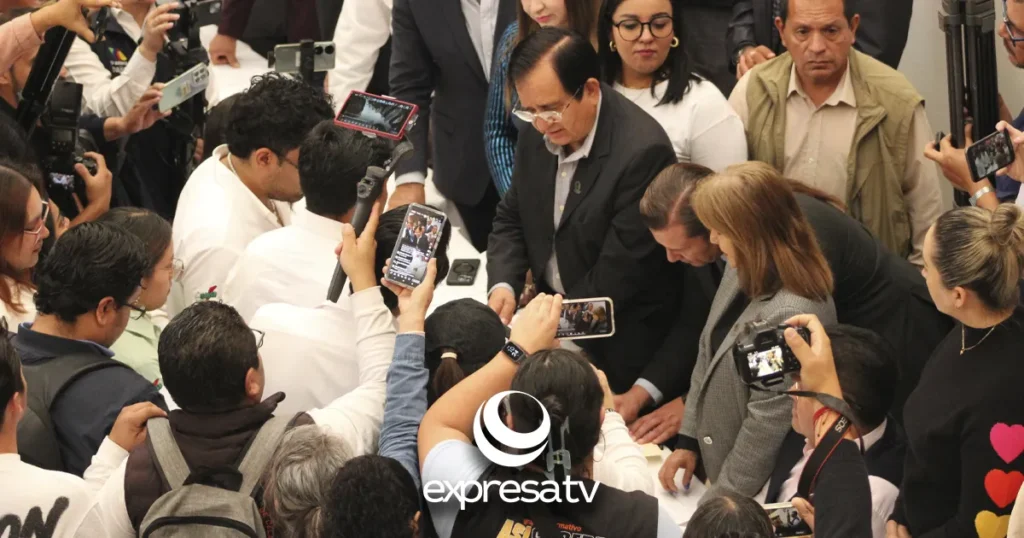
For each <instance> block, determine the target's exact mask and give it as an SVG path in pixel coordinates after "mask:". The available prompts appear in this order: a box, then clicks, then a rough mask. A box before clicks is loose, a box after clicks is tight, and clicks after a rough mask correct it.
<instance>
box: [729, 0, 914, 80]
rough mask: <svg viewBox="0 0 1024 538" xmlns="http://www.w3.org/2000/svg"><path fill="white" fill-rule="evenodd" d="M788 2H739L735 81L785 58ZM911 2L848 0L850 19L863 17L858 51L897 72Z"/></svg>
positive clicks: (733, 26)
mask: <svg viewBox="0 0 1024 538" xmlns="http://www.w3.org/2000/svg"><path fill="white" fill-rule="evenodd" d="M788 2H789V0H737V2H736V4H735V5H734V6H733V10H732V22H730V23H729V31H728V32H727V34H726V40H727V42H728V47H729V58H730V59H732V62H733V65H735V66H736V78H737V80H738V79H739V78H741V77H742V76H743V75H744V74H745V73H746V72H747V71H749V70H750V68H752V67H754V66H755V65H757V64H760V63H763V62H766V61H768V60H770V59H772V58H774V57H775V56H777V55H779V54H782V53H783V52H784V51H785V50H786V49H785V47H784V46H783V45H782V40H781V39H780V38H779V32H780V30H779V27H781V25H782V21H783V20H785V17H783V16H782V11H783V10H785V9H787V8H788ZM913 7H914V5H913V2H912V0H846V11H847V12H848V13H849V16H847V17H846V18H847V19H851V18H852V17H853V14H854V13H859V14H860V26H859V27H858V28H857V42H856V43H855V44H854V47H856V48H857V50H859V51H861V52H863V53H864V54H867V55H868V56H872V57H874V58H875V59H877V60H879V61H881V62H883V63H885V64H887V65H888V66H889V67H892V68H893V69H898V68H899V65H900V58H902V57H903V49H904V47H906V45H907V34H908V33H909V31H910V16H911V13H912V11H913Z"/></svg>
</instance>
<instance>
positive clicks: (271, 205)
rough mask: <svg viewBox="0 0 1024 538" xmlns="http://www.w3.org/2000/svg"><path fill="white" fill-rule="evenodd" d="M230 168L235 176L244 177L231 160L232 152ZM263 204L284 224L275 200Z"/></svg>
mask: <svg viewBox="0 0 1024 538" xmlns="http://www.w3.org/2000/svg"><path fill="white" fill-rule="evenodd" d="M228 168H230V169H231V173H232V174H234V175H235V177H237V178H238V179H239V180H241V179H242V176H240V175H238V171H237V170H235V163H234V162H232V161H231V153H228ZM263 205H264V206H266V208H267V209H268V210H270V212H271V213H273V214H274V218H275V219H277V222H278V224H280V225H282V226H284V222H283V221H282V220H281V215H279V214H278V213H277V206H275V205H274V202H267V203H265V204H263Z"/></svg>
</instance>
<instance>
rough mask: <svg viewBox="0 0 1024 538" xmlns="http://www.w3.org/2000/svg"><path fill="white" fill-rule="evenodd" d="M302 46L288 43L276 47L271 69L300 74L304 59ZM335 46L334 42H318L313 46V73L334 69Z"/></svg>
mask: <svg viewBox="0 0 1024 538" xmlns="http://www.w3.org/2000/svg"><path fill="white" fill-rule="evenodd" d="M301 47H302V45H301V44H299V43H288V44H286V45H278V46H276V47H274V56H273V57H272V58H271V60H270V67H272V68H273V69H274V71H277V72H278V73H298V72H299V71H300V69H299V68H300V65H299V64H300V62H301V59H302V52H301V51H302V48H301ZM334 55H335V46H334V42H333V41H317V42H316V43H314V44H313V71H314V72H317V73H320V72H323V71H330V70H331V69H334V61H335V58H334Z"/></svg>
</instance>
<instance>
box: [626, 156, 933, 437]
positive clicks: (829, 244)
mask: <svg viewBox="0 0 1024 538" xmlns="http://www.w3.org/2000/svg"><path fill="white" fill-rule="evenodd" d="M723 173H725V174H728V170H726V171H725V172H723ZM709 178H710V179H709ZM703 180H709V181H714V179H713V172H712V171H711V170H708V169H707V168H704V167H702V166H699V165H694V164H677V165H674V166H672V167H670V168H668V169H666V170H665V171H663V172H662V173H661V174H659V175H658V177H657V178H656V179H655V180H654V182H652V183H651V186H650V187H649V188H648V191H647V193H646V194H645V195H644V199H643V200H642V201H641V203H640V212H641V213H642V214H643V217H644V219H645V221H646V223H647V225H648V227H650V228H651V233H652V234H653V235H654V238H655V240H657V241H658V243H660V244H661V245H662V246H663V247H665V251H666V253H667V256H668V259H669V260H670V261H673V262H682V263H685V264H688V265H691V266H694V267H699V268H700V270H699V271H698V280H699V282H700V283H701V289H703V290H704V292H705V293H706V294H707V296H708V297H714V295H715V292H716V291H717V289H718V284H719V282H720V281H721V278H722V271H721V268H720V264H719V263H718V260H720V259H721V252H720V251H719V249H718V247H717V246H716V245H713V244H712V243H711V242H710V241H709V233H708V230H707V228H705V227H704V226H703V224H701V222H700V220H699V219H697V216H696V214H695V213H694V212H693V208H692V206H691V205H690V203H689V201H690V195H691V194H692V192H693V189H694V187H696V185H697V183H698V182H700V181H703ZM790 184H791V185H792V186H793V188H794V190H795V191H796V194H795V196H796V200H797V203H798V204H799V205H800V208H801V209H802V210H803V212H804V216H806V217H807V220H808V221H809V222H810V224H811V227H812V228H813V229H814V233H815V235H816V236H817V238H818V243H819V245H820V246H821V249H822V252H823V253H824V254H825V259H826V260H828V264H829V266H830V267H831V269H832V274H833V278H834V279H835V290H834V292H833V295H832V298H833V299H834V301H835V305H836V314H837V316H838V319H839V322H840V323H845V324H848V325H853V326H856V327H862V328H865V329H870V330H872V331H874V332H876V333H878V334H879V335H881V336H882V338H884V339H885V340H886V341H887V342H888V343H889V345H891V346H892V347H893V348H894V349H895V350H896V356H897V357H899V361H898V366H899V369H900V383H899V386H898V387H897V389H896V397H895V403H894V404H893V416H894V418H896V420H898V421H901V422H902V419H903V404H904V403H905V402H906V399H907V396H909V395H910V391H912V390H913V389H914V387H915V386H917V381H918V379H919V378H920V377H921V371H922V370H923V369H924V366H925V364H926V363H927V362H928V359H929V357H930V356H931V353H932V351H933V350H934V349H935V347H936V346H938V344H939V342H940V341H941V340H942V339H943V338H944V337H945V336H946V334H948V333H949V331H950V330H951V329H952V328H953V322H952V320H951V319H950V318H949V317H948V316H945V315H944V314H942V313H940V312H939V311H938V310H936V309H935V304H934V303H933V302H932V300H931V296H930V295H929V294H928V288H927V286H926V285H925V282H924V278H923V277H922V276H921V274H920V272H918V270H917V269H916V268H915V267H914V266H913V265H911V264H910V262H908V261H906V260H905V259H903V258H901V257H899V256H896V255H895V254H892V253H890V252H889V251H888V250H887V249H886V248H885V247H884V246H882V244H881V243H879V242H878V241H877V240H876V239H875V238H874V237H873V236H872V235H871V233H870V232H868V231H867V229H866V228H864V226H863V225H862V224H861V223H860V222H858V221H856V220H854V219H853V218H852V217H850V216H848V215H846V214H845V213H843V212H842V211H840V210H839V209H837V208H836V207H834V206H832V205H831V204H830V203H829V202H827V201H823V200H822V199H819V198H816V197H815V196H825V195H823V194H822V193H817V192H815V191H812V190H811V189H810V188H808V187H806V186H803V185H802V184H800V183H796V182H792V181H791V182H790ZM803 193H807V194H803ZM690 367H691V368H692V365H691V366H690ZM685 375H689V373H685Z"/></svg>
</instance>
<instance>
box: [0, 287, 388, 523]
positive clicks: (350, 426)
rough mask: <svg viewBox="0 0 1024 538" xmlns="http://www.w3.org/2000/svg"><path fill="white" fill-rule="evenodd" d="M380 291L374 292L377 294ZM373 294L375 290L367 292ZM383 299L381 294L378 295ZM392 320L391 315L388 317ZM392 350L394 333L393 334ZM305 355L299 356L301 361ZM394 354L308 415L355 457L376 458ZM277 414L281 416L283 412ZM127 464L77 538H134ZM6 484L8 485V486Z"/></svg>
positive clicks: (372, 361) (368, 359)
mask: <svg viewBox="0 0 1024 538" xmlns="http://www.w3.org/2000/svg"><path fill="white" fill-rule="evenodd" d="M375 290H376V288H374V289H373V291H375ZM364 291H365V292H370V291H371V290H364ZM377 295H378V296H379V295H380V293H379V291H378V292H377ZM387 315H388V316H390V313H388V314H387ZM391 340H392V346H393V345H394V332H393V330H392V336H391ZM300 357H301V355H295V358H296V359H298V358H300ZM391 359H392V354H391V352H388V353H387V354H384V353H366V354H360V355H359V357H358V362H359V386H358V387H357V388H355V389H354V390H352V391H351V392H349V393H347V394H344V395H342V396H341V397H338V398H336V399H335V400H334V401H332V402H331V403H330V405H328V406H326V407H323V408H320V409H313V410H311V411H307V414H308V415H309V416H310V417H312V418H313V421H314V422H315V423H316V424H317V425H319V426H320V427H322V428H324V429H326V430H327V431H330V432H331V433H332V434H334V435H337V436H338V437H340V438H342V439H344V440H345V443H346V444H347V445H348V447H349V449H350V450H351V451H352V456H353V457H355V456H361V455H364V454H375V453H376V452H377V441H378V438H379V436H380V427H381V422H382V421H383V420H384V399H385V396H386V393H387V385H386V379H387V374H388V368H389V367H390V366H391ZM276 414H281V412H280V408H279V410H278V411H277V412H276ZM125 467H126V461H123V462H121V464H120V466H119V467H118V468H117V470H115V471H114V472H113V474H112V475H111V476H110V478H109V479H107V480H106V482H105V483H104V484H103V487H102V488H101V489H100V490H99V493H98V494H97V495H96V501H95V504H94V505H93V507H92V509H91V510H89V513H88V514H87V515H86V517H85V520H84V521H83V522H82V525H81V526H80V527H79V529H78V532H77V533H76V536H79V537H82V538H94V537H97V536H103V537H105V538H122V537H123V538H134V537H135V535H136V533H135V531H134V530H133V529H132V523H131V520H130V519H129V518H128V508H127V506H126V505H125V498H124V495H125V493H124V477H125ZM4 483H6V482H4Z"/></svg>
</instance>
